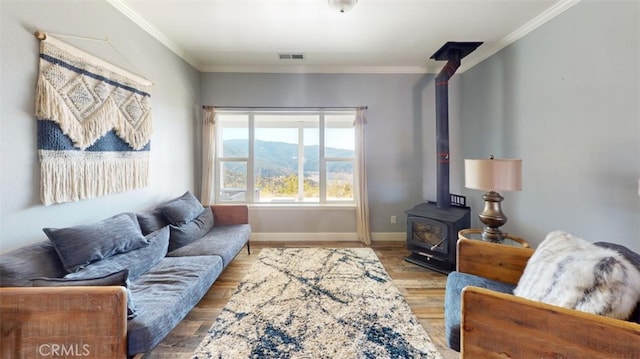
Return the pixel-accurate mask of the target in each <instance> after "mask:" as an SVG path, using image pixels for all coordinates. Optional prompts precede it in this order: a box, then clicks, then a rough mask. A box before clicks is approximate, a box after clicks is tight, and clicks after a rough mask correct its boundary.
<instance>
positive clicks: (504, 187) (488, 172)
mask: <svg viewBox="0 0 640 359" xmlns="http://www.w3.org/2000/svg"><path fill="white" fill-rule="evenodd" d="M464 186H465V187H467V188H472V189H481V190H485V191H520V190H522V160H512V159H482V160H469V159H465V160H464Z"/></svg>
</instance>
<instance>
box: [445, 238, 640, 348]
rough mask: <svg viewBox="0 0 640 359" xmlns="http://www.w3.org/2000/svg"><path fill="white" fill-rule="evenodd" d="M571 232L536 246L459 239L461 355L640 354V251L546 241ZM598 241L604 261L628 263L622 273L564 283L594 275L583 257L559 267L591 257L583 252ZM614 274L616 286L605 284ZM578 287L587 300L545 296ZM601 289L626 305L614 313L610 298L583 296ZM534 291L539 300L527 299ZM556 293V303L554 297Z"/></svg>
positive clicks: (453, 300) (455, 309) (449, 328)
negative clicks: (600, 300)
mask: <svg viewBox="0 0 640 359" xmlns="http://www.w3.org/2000/svg"><path fill="white" fill-rule="evenodd" d="M570 237H571V236H570V235H566V234H563V233H560V234H558V233H550V234H549V236H547V239H545V241H543V243H541V245H540V246H539V247H538V248H537V249H536V250H534V249H531V248H522V247H510V246H505V245H501V244H495V243H488V242H483V241H479V240H468V239H460V240H459V241H458V244H457V246H458V250H457V256H458V259H457V269H456V271H454V272H452V273H450V274H449V276H448V277H447V284H446V289H445V330H446V332H445V337H446V341H447V345H448V346H449V347H450V348H452V349H454V350H456V351H459V352H460V353H461V357H462V358H466V357H468V358H498V357H499V358H640V324H638V323H640V310H639V308H640V302H639V296H640V294H639V288H640V281H639V277H638V275H639V273H640V272H639V271H640V255H638V254H637V253H634V252H631V251H630V250H628V249H626V248H624V247H622V246H619V245H615V244H610V243H597V244H593V245H591V244H585V243H584V242H579V246H580V248H575V247H573V248H572V247H571V246H565V248H564V249H562V250H554V249H552V248H548V246H545V245H544V244H545V242H547V241H548V242H549V243H552V244H553V246H557V243H560V244H563V243H565V239H566V238H570ZM567 243H568V242H567ZM595 247H602V248H606V250H607V252H605V255H604V256H603V257H601V260H600V261H599V262H598V263H600V265H601V264H602V263H609V264H611V263H616V265H619V264H620V263H621V262H624V263H625V266H626V267H624V270H623V271H620V273H621V274H622V278H623V280H622V281H618V280H615V279H614V277H615V276H613V275H612V273H614V272H615V270H611V271H608V273H607V274H606V275H603V276H598V275H596V277H598V278H596V279H595V282H598V286H599V287H600V288H595V289H593V288H591V287H589V286H584V285H583V284H580V283H579V284H578V285H577V286H575V285H574V283H566V282H565V278H571V280H574V279H575V278H579V280H582V279H584V280H586V281H591V280H592V279H590V278H589V275H590V273H591V272H593V270H592V268H591V267H590V266H589V265H586V264H585V263H581V262H579V261H576V265H578V266H579V267H574V268H565V269H568V270H569V272H570V273H568V274H567V275H566V276H565V275H563V274H562V272H561V270H558V268H561V269H562V267H563V266H568V264H570V262H571V261H572V260H573V259H576V258H577V259H579V260H583V259H585V260H587V259H586V257H588V255H585V254H584V253H586V251H590V250H592V249H593V248H595ZM563 251H564V254H563V253H562V252H563ZM597 251H599V249H596V252H597ZM612 251H613V252H612ZM563 256H564V257H563ZM602 258H604V260H602ZM534 262H535V263H534ZM605 267H606V266H605ZM633 267H636V269H635V272H634V273H635V274H633V275H631V272H632V271H634V269H633ZM610 268H613V267H610ZM620 268H621V267H620ZM620 268H618V269H620ZM600 269H602V268H600ZM616 270H617V269H616ZM545 272H549V273H552V276H551V277H547V274H546V273H545ZM596 272H597V271H596ZM549 278H553V279H552V280H549ZM609 279H612V282H613V283H610V285H609V284H607V283H605V282H606V281H607V280H609ZM625 281H628V282H625ZM531 283H534V284H536V285H537V284H538V283H539V284H542V285H545V286H546V289H542V290H541V289H540V288H532V289H534V290H532V291H529V290H528V289H530V288H527V287H526V285H529V286H531ZM574 287H575V288H574ZM574 289H575V290H576V291H577V292H578V293H577V294H578V295H579V296H581V297H582V299H581V300H573V299H572V300H570V301H569V302H565V303H562V301H558V299H553V300H547V299H549V298H552V297H553V295H551V294H553V292H554V291H555V292H557V293H560V294H563V293H562V292H563V291H569V292H571V291H573V290H574ZM608 290H611V291H612V292H611V293H607V291H608ZM616 292H617V293H616ZM514 293H515V294H514ZM531 293H533V294H531ZM557 293H556V294H557ZM596 294H597V295H598V296H599V298H609V299H613V302H612V303H616V304H619V305H620V306H624V307H625V308H624V309H622V310H621V311H620V313H614V312H615V311H612V309H615V308H613V307H614V306H613V305H610V304H611V303H606V304H605V305H604V306H603V307H597V305H599V303H597V300H595V299H593V300H592V301H591V303H590V305H589V306H586V307H581V306H583V305H584V304H588V302H589V300H585V299H584V297H594V295H596ZM532 295H533V296H534V299H529V298H530V297H531V296H532ZM560 297H561V296H556V298H560ZM554 300H556V303H557V304H549V303H548V302H549V301H551V302H553V301H554ZM624 301H626V303H623V302H624ZM633 307H635V310H634V309H633ZM576 308H577V309H576ZM630 308H631V309H630ZM594 312H595V313H594ZM596 313H606V314H607V315H612V316H618V317H623V318H624V319H622V318H613V317H610V316H605V315H602V314H596Z"/></svg>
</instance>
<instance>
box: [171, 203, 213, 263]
mask: <svg viewBox="0 0 640 359" xmlns="http://www.w3.org/2000/svg"><path fill="white" fill-rule="evenodd" d="M169 228H171V236H170V238H169V252H171V251H173V250H176V249H178V248H180V247H184V246H186V245H187V244H189V243H191V242H193V241H195V240H196V239H199V238H202V236H204V235H205V234H207V233H208V232H209V231H210V230H211V228H213V211H212V210H211V207H207V208H205V209H204V210H203V211H202V213H201V214H200V215H199V216H198V217H197V218H196V219H194V220H193V221H191V222H189V223H185V224H181V225H179V226H175V225H173V224H171V225H169Z"/></svg>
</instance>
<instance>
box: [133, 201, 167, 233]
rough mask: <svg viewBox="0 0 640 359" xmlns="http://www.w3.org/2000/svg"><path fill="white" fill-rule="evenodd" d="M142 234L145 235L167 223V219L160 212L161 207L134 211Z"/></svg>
mask: <svg viewBox="0 0 640 359" xmlns="http://www.w3.org/2000/svg"><path fill="white" fill-rule="evenodd" d="M136 217H138V223H139V224H140V229H141V230H142V234H144V235H145V236H146V235H147V234H149V233H151V232H155V231H157V230H159V229H160V228H162V227H166V226H168V225H169V220H168V219H167V217H165V216H164V214H162V208H160V207H156V208H152V209H149V210H146V211H142V212H140V213H136Z"/></svg>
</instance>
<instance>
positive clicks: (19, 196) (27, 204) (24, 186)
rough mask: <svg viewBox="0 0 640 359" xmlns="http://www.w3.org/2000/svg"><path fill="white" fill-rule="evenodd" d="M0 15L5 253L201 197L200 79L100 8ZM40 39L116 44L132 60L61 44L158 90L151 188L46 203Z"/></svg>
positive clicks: (1, 233) (45, 4)
mask: <svg viewBox="0 0 640 359" xmlns="http://www.w3.org/2000/svg"><path fill="white" fill-rule="evenodd" d="M0 6H1V8H0V13H1V15H0V22H1V25H0V26H1V27H0V51H1V54H0V55H1V64H0V65H1V66H0V70H1V72H0V73H1V78H2V84H1V89H2V92H1V96H0V98H1V102H0V106H1V108H0V130H1V133H0V252H5V251H8V250H11V249H13V248H16V247H19V246H21V245H24V244H28V243H32V242H36V241H40V240H43V239H46V237H45V235H44V234H43V233H42V230H41V229H42V228H43V227H65V226H71V225H76V224H86V223H91V222H95V221H98V220H100V219H103V218H106V217H109V216H112V215H115V214H117V213H119V212H123V211H135V210H138V209H141V208H144V207H148V206H151V205H153V204H155V203H157V202H158V201H159V200H162V199H168V198H171V197H173V196H177V195H180V194H182V193H183V192H184V191H186V190H194V189H195V184H196V176H197V174H196V172H197V171H198V170H197V169H196V168H197V167H199V163H198V164H196V162H195V158H198V155H197V152H198V149H197V147H199V142H198V141H197V140H196V141H194V139H198V138H199V136H197V134H196V130H197V128H198V127H197V125H196V124H197V123H198V122H197V119H198V118H199V117H200V109H199V102H198V101H199V97H200V95H199V91H200V74H199V73H198V72H197V71H196V70H195V69H193V68H192V67H191V66H189V65H188V64H186V63H185V62H184V61H183V60H181V59H180V58H179V57H177V56H175V55H174V54H173V53H172V52H170V51H169V50H168V49H167V48H166V47H164V46H163V45H162V44H160V43H159V42H157V41H156V40H155V39H153V38H152V37H151V36H150V35H148V34H147V33H146V32H144V31H143V30H141V29H140V28H139V27H137V26H136V25H135V24H133V23H132V22H131V21H130V20H128V19H127V18H126V17H125V16H124V15H122V14H121V13H120V12H118V11H117V10H116V9H115V8H113V7H112V6H111V5H109V4H108V3H106V2H103V1H7V0H2V1H1V2H0ZM35 30H43V31H46V32H51V33H58V34H68V35H76V36H84V37H94V38H102V39H104V38H109V39H110V41H111V42H112V43H113V45H114V46H115V47H116V48H117V49H118V51H119V52H121V53H122V54H124V55H125V57H126V60H125V59H123V58H122V57H121V56H120V55H118V53H117V52H116V51H115V50H113V49H111V48H110V47H109V45H108V44H107V43H104V42H92V41H81V40H70V39H63V38H60V39H61V40H63V41H66V42H69V43H71V44H73V45H74V46H76V47H79V48H80V49H83V50H85V51H87V52H89V53H92V54H94V55H96V56H98V57H101V58H103V59H104V60H106V61H109V62H111V63H113V64H115V65H118V66H121V67H123V68H124V69H126V70H128V71H130V72H134V73H137V74H138V75H141V76H143V77H146V78H148V79H150V80H152V81H153V82H154V83H155V86H154V87H153V88H152V90H151V100H152V111H153V123H154V127H155V132H154V135H153V137H152V140H151V165H150V167H151V168H150V172H151V173H150V176H151V179H150V182H151V184H150V186H149V187H147V188H145V189H141V190H136V191H131V192H127V193H121V194H116V195H110V196H105V197H101V198H96V199H90V200H84V201H80V202H74V203H66V204H59V205H53V206H49V207H45V206H43V205H42V204H41V203H40V200H39V193H40V183H39V176H40V169H39V168H40V167H39V162H38V157H37V144H36V120H35V118H34V116H33V114H34V105H33V103H34V90H35V84H36V74H37V69H38V49H39V41H38V40H37V39H36V38H35V37H34V36H33V32H34V31H35Z"/></svg>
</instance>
